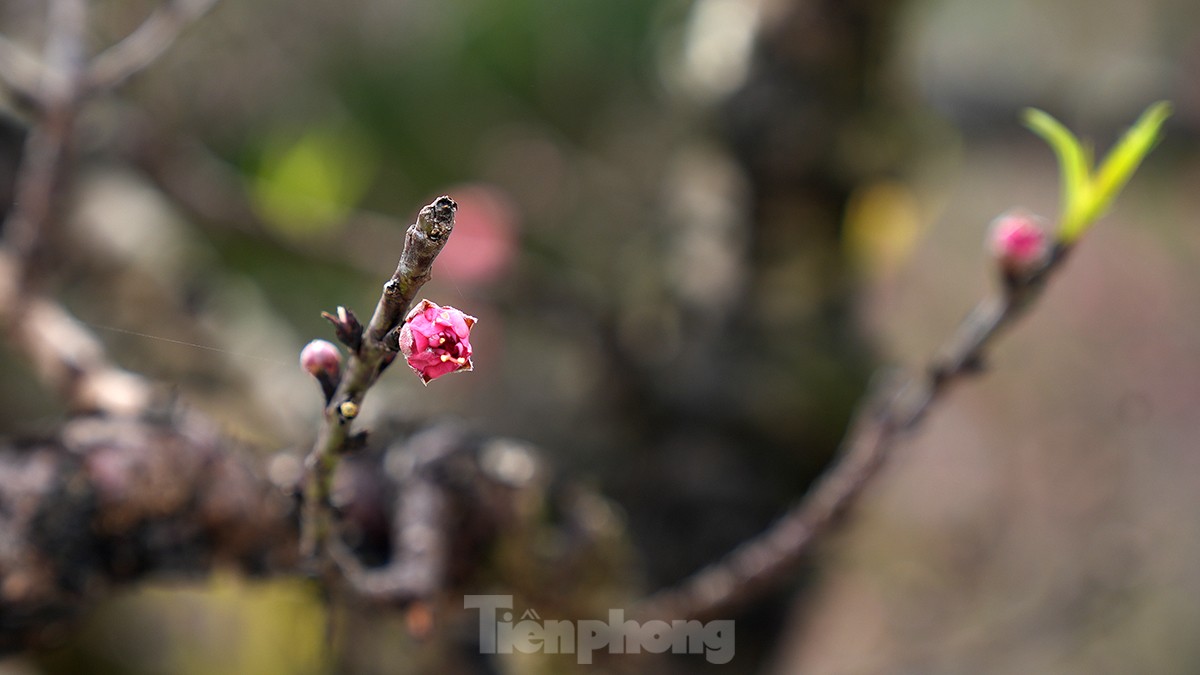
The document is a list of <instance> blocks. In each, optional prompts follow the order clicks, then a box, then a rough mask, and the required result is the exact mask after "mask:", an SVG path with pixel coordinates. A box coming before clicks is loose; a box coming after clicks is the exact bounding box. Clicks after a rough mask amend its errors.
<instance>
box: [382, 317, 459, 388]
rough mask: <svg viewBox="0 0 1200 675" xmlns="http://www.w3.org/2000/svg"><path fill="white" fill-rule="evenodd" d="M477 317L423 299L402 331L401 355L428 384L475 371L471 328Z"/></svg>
mask: <svg viewBox="0 0 1200 675" xmlns="http://www.w3.org/2000/svg"><path fill="white" fill-rule="evenodd" d="M475 321H476V319H475V317H473V316H468V315H466V314H463V313H462V312H460V311H459V310H457V309H454V308H453V307H442V306H440V305H435V304H434V303H432V302H430V301H428V300H422V301H421V302H419V303H417V306H416V307H414V308H413V310H412V311H411V312H409V313H408V317H407V318H406V319H405V320H404V326H403V327H402V328H401V329H400V353H402V354H404V358H405V359H406V360H407V361H408V365H409V367H411V368H412V369H413V370H414V371H416V373H417V375H420V376H421V381H422V382H424V383H426V384H428V383H429V381H430V380H433V379H436V378H439V377H441V376H443V375H447V374H449V373H453V372H457V371H459V370H471V367H472V366H471V342H470V340H469V338H470V335H471V327H472V326H474V325H475Z"/></svg>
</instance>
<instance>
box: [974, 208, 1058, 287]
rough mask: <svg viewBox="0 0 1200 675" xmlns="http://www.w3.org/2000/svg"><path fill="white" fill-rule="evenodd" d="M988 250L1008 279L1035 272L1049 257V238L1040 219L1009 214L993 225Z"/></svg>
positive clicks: (997, 219) (1022, 214)
mask: <svg viewBox="0 0 1200 675" xmlns="http://www.w3.org/2000/svg"><path fill="white" fill-rule="evenodd" d="M988 248H990V249H991V252H992V255H993V256H995V258H996V261H997V262H998V263H999V264H1000V269H1001V270H1002V271H1003V272H1004V273H1005V274H1008V275H1018V276H1019V275H1025V274H1029V273H1030V272H1035V271H1037V269H1038V268H1039V267H1041V266H1042V265H1044V264H1045V263H1046V261H1047V260H1048V259H1049V256H1050V237H1049V236H1048V235H1047V233H1046V226H1045V223H1044V222H1043V221H1042V219H1040V218H1038V217H1037V216H1034V215H1031V214H1028V213H1025V212H1022V211H1010V212H1009V213H1005V214H1003V215H1001V216H999V217H998V218H996V219H995V220H993V221H992V225H991V228H990V229H989V231H988Z"/></svg>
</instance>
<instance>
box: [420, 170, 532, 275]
mask: <svg viewBox="0 0 1200 675" xmlns="http://www.w3.org/2000/svg"><path fill="white" fill-rule="evenodd" d="M447 194H452V195H454V199H455V201H457V202H458V211H457V212H456V213H455V217H454V235H453V236H451V237H450V240H449V241H448V242H447V243H446V248H444V249H443V250H442V252H441V253H440V254H439V255H438V260H437V271H438V274H439V275H442V276H444V277H445V278H447V279H450V280H452V281H454V282H455V283H460V284H471V285H477V286H478V285H484V284H488V283H491V282H493V281H496V280H497V279H499V278H500V277H501V276H503V275H504V273H505V272H507V271H508V268H509V266H510V265H511V264H512V260H513V256H514V255H515V254H516V249H517V243H516V229H517V210H516V207H515V206H513V203H512V199H511V198H510V197H509V196H508V194H507V193H506V192H504V191H503V190H501V189H499V188H497V187H494V186H492V185H488V184H484V183H476V184H469V185H459V186H454V187H451V188H448V189H447Z"/></svg>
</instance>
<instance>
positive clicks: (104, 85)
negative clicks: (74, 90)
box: [84, 0, 217, 92]
mask: <svg viewBox="0 0 1200 675" xmlns="http://www.w3.org/2000/svg"><path fill="white" fill-rule="evenodd" d="M216 4H217V0H167V2H166V4H164V5H163V6H161V7H159V8H158V9H156V10H155V11H154V12H153V13H152V14H151V15H150V16H149V17H148V18H147V19H146V20H145V21H144V22H143V23H142V25H140V26H138V27H137V29H135V30H134V31H133V32H132V33H130V34H129V35H127V36H126V37H125V39H123V40H121V41H120V42H118V43H117V44H115V45H113V46H111V47H109V48H108V49H106V50H105V51H103V52H101V53H100V54H98V55H96V58H95V59H93V60H92V63H91V65H90V66H89V67H88V69H87V74H86V77H85V79H84V84H85V87H86V88H87V90H88V91H89V92H101V91H108V90H111V89H115V88H116V87H119V86H120V85H121V84H123V83H124V82H125V81H126V80H128V79H129V78H131V77H133V76H134V75H136V74H138V73H139V72H141V71H143V70H145V69H146V68H148V67H149V66H150V65H152V64H153V63H154V62H155V61H157V60H158V59H159V57H161V56H162V55H163V54H164V53H165V52H166V51H167V50H168V49H169V48H170V47H171V45H172V44H174V43H175V40H176V39H177V38H178V37H179V34H180V33H182V32H183V31H184V29H186V28H187V27H188V26H189V25H190V24H191V23H192V22H193V21H195V20H196V19H199V18H200V17H202V16H204V15H205V14H206V13H207V12H208V11H209V10H210V9H212V8H213V6H214V5H216Z"/></svg>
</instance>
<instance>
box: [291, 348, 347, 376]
mask: <svg viewBox="0 0 1200 675" xmlns="http://www.w3.org/2000/svg"><path fill="white" fill-rule="evenodd" d="M300 367H301V368H303V369H304V370H306V371H308V373H309V374H310V375H313V376H315V377H318V378H319V377H321V376H326V377H330V378H333V379H335V380H336V379H337V376H338V372H339V371H340V370H341V367H342V353H341V352H339V351H338V348H337V347H334V346H333V343H331V342H326V341H325V340H313V341H312V342H310V343H308V344H307V345H304V349H302V350H300Z"/></svg>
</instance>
